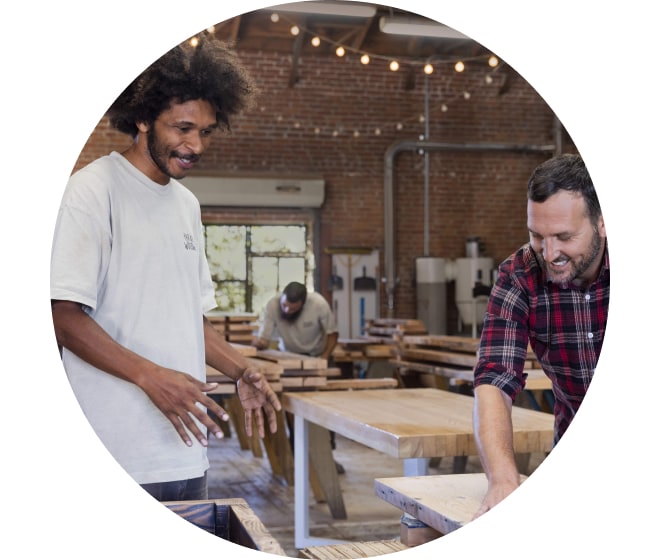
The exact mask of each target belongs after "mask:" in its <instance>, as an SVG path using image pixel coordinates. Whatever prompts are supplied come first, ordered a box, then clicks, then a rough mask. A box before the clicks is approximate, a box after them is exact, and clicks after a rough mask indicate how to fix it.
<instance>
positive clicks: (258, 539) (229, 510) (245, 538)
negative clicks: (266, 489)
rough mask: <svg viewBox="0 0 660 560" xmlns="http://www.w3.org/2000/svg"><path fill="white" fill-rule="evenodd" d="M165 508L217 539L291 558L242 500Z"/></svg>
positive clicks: (193, 502)
mask: <svg viewBox="0 0 660 560" xmlns="http://www.w3.org/2000/svg"><path fill="white" fill-rule="evenodd" d="M163 505H164V506H165V507H167V508H168V509H169V510H171V511H172V512H174V513H176V514H177V515H179V516H180V517H182V518H183V519H185V520H186V521H188V522H190V523H192V524H193V525H195V526H197V527H199V528H200V529H203V530H205V531H207V532H209V533H211V534H213V535H215V536H217V537H220V538H222V539H225V540H227V541H230V542H232V543H235V544H238V545H240V546H244V547H246V548H250V549H253V550H259V551H261V552H266V553H269V554H274V555H277V556H286V555H287V554H286V552H285V551H284V549H283V548H282V547H281V546H280V544H279V543H278V542H277V540H276V539H275V538H274V537H273V536H272V535H271V534H270V532H269V531H268V530H267V529H266V527H265V526H264V524H263V523H262V522H261V520H260V519H259V518H258V517H257V515H256V514H255V513H254V511H252V509H251V508H250V507H249V506H248V504H247V502H246V501H245V500H244V499H242V498H234V499H225V500H189V501H183V502H163Z"/></svg>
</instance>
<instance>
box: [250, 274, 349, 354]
mask: <svg viewBox="0 0 660 560" xmlns="http://www.w3.org/2000/svg"><path fill="white" fill-rule="evenodd" d="M263 315H264V316H263V324H262V326H261V329H260V330H259V334H258V335H257V337H256V338H255V339H254V342H253V344H254V346H256V347H257V348H260V349H263V348H267V347H268V346H269V345H270V342H271V340H273V339H274V337H275V334H277V335H279V341H280V342H279V348H280V350H284V351H286V352H295V353H296V354H307V355H309V356H315V357H319V358H323V359H324V360H328V361H330V359H331V356H332V351H333V350H334V348H335V346H336V344H337V337H338V336H339V335H338V333H337V324H336V322H335V316H334V314H333V313H332V309H331V308H330V305H329V304H328V302H327V301H326V300H325V298H324V297H323V296H322V295H321V294H318V293H316V292H309V293H308V292H307V288H305V286H304V284H301V283H300V282H290V283H289V284H287V285H286V287H285V288H284V290H283V291H282V294H280V295H279V296H274V297H273V298H272V299H271V300H270V301H269V302H268V303H267V304H266V307H265V309H264V314H263Z"/></svg>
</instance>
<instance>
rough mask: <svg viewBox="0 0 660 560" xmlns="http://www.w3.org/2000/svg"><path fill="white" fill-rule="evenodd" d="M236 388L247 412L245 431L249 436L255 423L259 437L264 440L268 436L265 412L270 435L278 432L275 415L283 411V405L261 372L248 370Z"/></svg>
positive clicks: (252, 369)
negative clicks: (265, 425)
mask: <svg viewBox="0 0 660 560" xmlns="http://www.w3.org/2000/svg"><path fill="white" fill-rule="evenodd" d="M236 388H237V390H238V397H239V398H240V399H241V404H242V405H243V410H244V411H245V431H246V433H247V435H248V436H251V435H252V423H253V421H254V422H256V424H257V431H258V433H259V437H261V438H263V437H264V436H265V435H266V433H265V429H264V415H263V413H264V412H265V413H266V418H267V420H268V427H269V429H270V433H271V434H274V433H275V432H276V431H277V415H276V414H275V413H276V411H279V410H282V405H281V404H280V401H279V399H278V398H277V395H276V394H275V392H274V391H273V388H272V387H271V386H270V384H269V383H268V381H267V380H266V379H265V378H264V376H263V375H262V374H261V372H259V371H257V370H256V369H254V368H251V367H249V368H247V369H246V370H245V371H244V372H243V375H241V378H240V379H239V380H238V381H237V383H236Z"/></svg>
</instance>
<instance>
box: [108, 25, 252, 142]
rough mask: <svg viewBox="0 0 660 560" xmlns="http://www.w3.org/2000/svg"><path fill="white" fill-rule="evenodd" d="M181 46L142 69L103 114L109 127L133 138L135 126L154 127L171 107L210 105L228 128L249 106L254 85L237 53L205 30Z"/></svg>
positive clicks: (219, 122)
mask: <svg viewBox="0 0 660 560" xmlns="http://www.w3.org/2000/svg"><path fill="white" fill-rule="evenodd" d="M194 39H195V40H196V42H194V41H192V40H188V41H184V42H183V43H180V44H179V45H177V46H176V47H174V48H173V49H171V50H170V51H168V52H167V53H165V54H164V55H163V56H161V57H160V58H159V59H158V60H156V62H154V63H153V64H151V65H150V66H149V67H148V68H147V69H146V70H144V71H143V72H142V73H141V74H140V75H139V76H138V77H137V78H135V80H133V82H131V84H130V85H129V86H128V87H127V88H126V89H125V90H124V91H123V92H122V93H121V94H120V95H119V97H118V98H117V99H116V100H115V101H114V102H113V104H112V105H111V106H110V108H109V109H108V111H107V115H108V117H109V119H110V124H111V126H112V127H114V128H116V129H117V130H119V131H121V132H124V133H126V134H130V135H131V136H133V137H134V136H135V135H136V134H137V132H138V129H137V126H136V123H140V122H144V123H148V124H153V122H154V121H155V120H156V119H157V118H158V116H159V115H160V114H161V113H162V112H163V111H165V110H167V109H168V108H169V107H170V106H171V105H172V103H185V102H186V101H190V100H194V99H203V100H206V101H208V102H209V103H211V105H213V107H214V108H215V111H216V119H217V121H218V124H219V125H220V126H224V128H225V129H226V130H229V129H230V128H231V126H230V122H229V119H230V117H231V116H233V115H235V114H237V113H239V112H240V111H242V110H244V109H246V108H248V107H249V106H251V104H252V101H253V98H254V94H255V93H256V91H257V90H256V87H255V85H254V82H253V80H252V78H251V76H250V75H249V74H248V72H247V71H246V70H245V68H244V67H243V66H242V64H241V63H240V61H239V59H238V57H237V55H236V53H234V52H233V51H232V50H230V49H229V48H228V47H227V46H226V45H225V43H223V42H222V41H219V40H218V39H215V37H213V36H212V35H210V34H209V33H208V32H204V33H202V34H200V35H198V36H196V37H195V38H194Z"/></svg>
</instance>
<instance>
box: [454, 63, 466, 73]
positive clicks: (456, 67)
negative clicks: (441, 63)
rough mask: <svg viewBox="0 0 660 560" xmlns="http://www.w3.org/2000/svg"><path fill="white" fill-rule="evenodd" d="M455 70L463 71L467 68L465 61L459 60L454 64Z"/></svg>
mask: <svg viewBox="0 0 660 560" xmlns="http://www.w3.org/2000/svg"><path fill="white" fill-rule="evenodd" d="M454 70H456V72H463V70H465V64H463V62H462V61H460V60H459V61H458V62H457V63H456V64H455V65H454Z"/></svg>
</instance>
